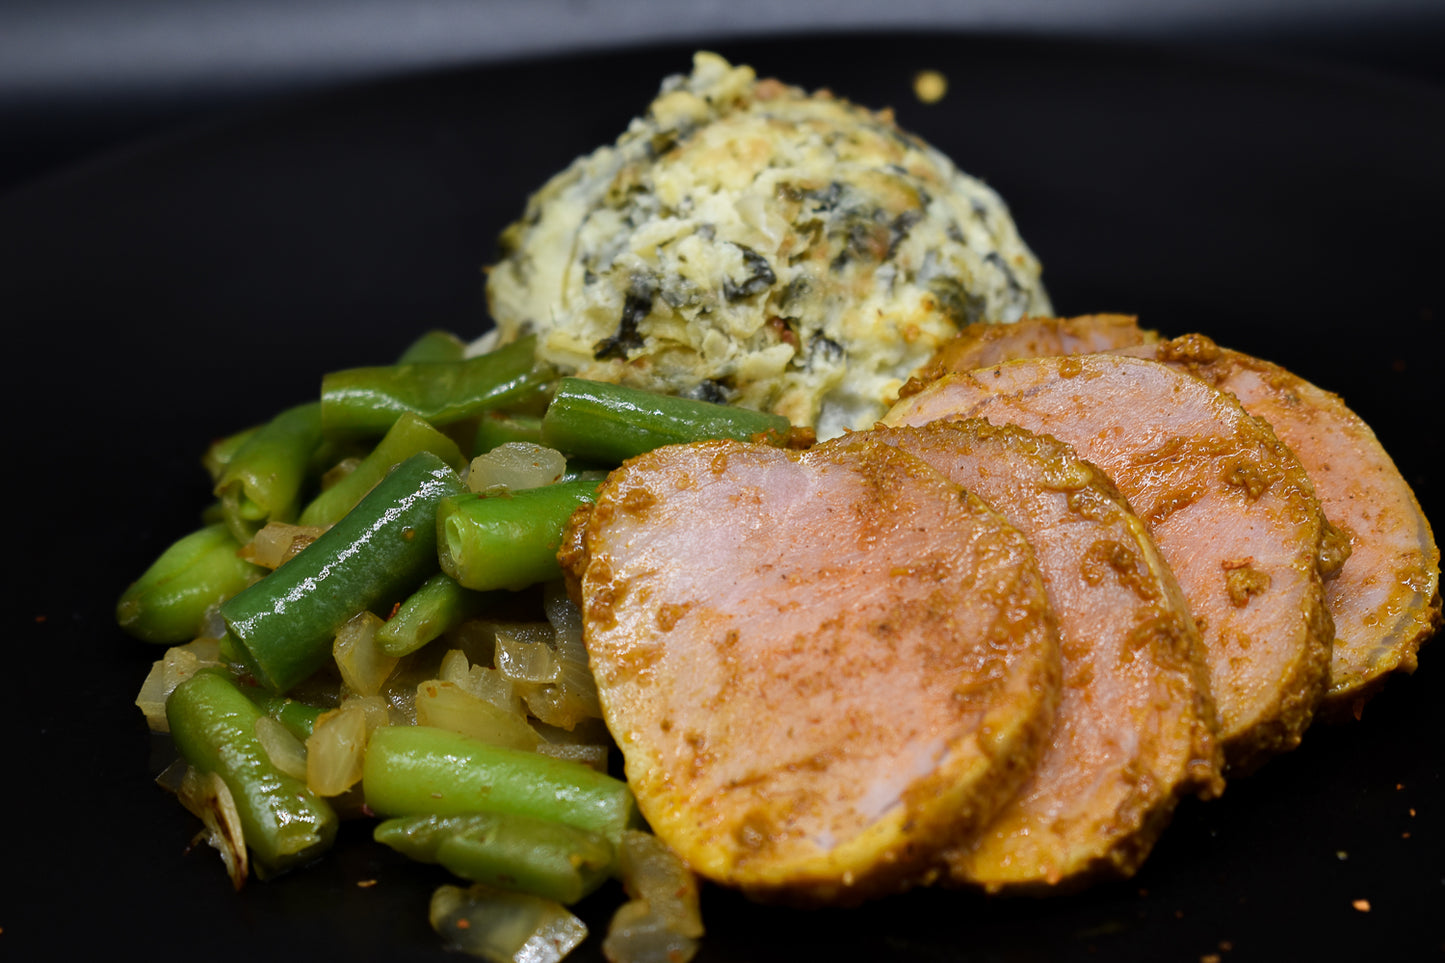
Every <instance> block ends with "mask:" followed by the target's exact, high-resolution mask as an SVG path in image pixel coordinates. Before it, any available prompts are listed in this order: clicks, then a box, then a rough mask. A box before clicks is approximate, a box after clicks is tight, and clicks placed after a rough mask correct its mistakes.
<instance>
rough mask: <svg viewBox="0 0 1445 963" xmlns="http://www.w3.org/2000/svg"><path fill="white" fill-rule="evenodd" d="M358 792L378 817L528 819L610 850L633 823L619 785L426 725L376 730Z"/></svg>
mask: <svg viewBox="0 0 1445 963" xmlns="http://www.w3.org/2000/svg"><path fill="white" fill-rule="evenodd" d="M362 786H363V787H364V791H365V795H366V805H367V806H368V807H369V808H370V809H371V810H372V811H373V812H375V813H377V814H379V815H381V816H417V815H424V814H433V815H438V816H453V815H462V814H466V813H473V812H491V813H504V814H511V815H517V816H530V817H533V818H535V819H548V820H552V821H555V822H559V823H562V824H564V825H567V826H574V827H576V828H578V829H583V830H586V831H588V832H593V833H597V834H598V835H600V836H602V837H604V838H605V839H606V840H607V841H608V842H609V843H611V844H612V845H613V846H614V847H616V846H617V845H618V843H619V842H620V841H621V838H622V831H623V830H624V829H628V828H631V827H632V826H634V825H635V824H636V822H637V818H638V817H637V803H636V801H635V800H634V799H633V797H632V790H631V789H629V788H628V787H627V783H625V782H622V781H621V780H619V779H614V778H612V777H611V776H609V775H607V774H605V773H601V772H598V771H596V770H595V769H591V768H589V767H587V766H584V765H582V764H581V763H576V762H568V761H565V760H562V759H555V758H553V757H551V756H544V755H541V754H540V753H535V752H527V751H525V750H521V749H507V748H503V747H501V746H494V745H490V744H488V743H485V742H482V741H481V740H479V739H472V738H470V737H468V736H463V735H460V734H458V733H455V732H450V731H448V730H445V729H436V728H432V727H429V726H382V727H380V728H378V729H376V730H375V731H374V732H373V733H372V734H371V739H370V741H369V743H368V745H367V750H366V762H365V767H364V770H363V773H362Z"/></svg>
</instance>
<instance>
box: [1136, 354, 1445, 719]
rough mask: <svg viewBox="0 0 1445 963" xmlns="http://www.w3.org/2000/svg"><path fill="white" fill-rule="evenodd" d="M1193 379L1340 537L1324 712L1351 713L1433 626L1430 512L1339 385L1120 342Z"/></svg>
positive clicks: (1434, 555)
mask: <svg viewBox="0 0 1445 963" xmlns="http://www.w3.org/2000/svg"><path fill="white" fill-rule="evenodd" d="M1124 350H1125V351H1127V352H1128V353H1130V354H1134V355H1137V356H1139V357H1148V358H1153V359H1154V360H1157V361H1161V362H1163V363H1165V364H1168V365H1171V366H1173V367H1175V368H1178V369H1179V370H1181V371H1186V372H1188V373H1189V374H1191V375H1194V376H1195V377H1198V378H1202V379H1204V380H1205V381H1207V382H1209V383H1210V384H1212V385H1214V386H1215V387H1217V388H1219V389H1221V390H1223V391H1228V392H1229V393H1230V394H1232V395H1234V396H1235V397H1236V398H1238V399H1239V401H1240V403H1241V404H1242V405H1244V407H1245V410H1247V411H1248V412H1249V413H1250V414H1253V415H1256V416H1258V417H1261V418H1263V419H1265V420H1266V421H1268V422H1269V423H1270V425H1271V426H1272V427H1273V428H1274V431H1275V434H1277V435H1279V437H1280V440H1282V441H1283V442H1284V443H1285V444H1287V445H1289V447H1290V449H1291V450H1293V451H1294V453H1295V455H1296V456H1297V457H1298V458H1299V460H1300V464H1302V465H1304V467H1305V471H1307V472H1308V473H1309V476H1310V480H1311V481H1312V482H1313V483H1314V487H1315V494H1316V495H1318V496H1319V500H1320V505H1321V506H1322V507H1323V508H1324V512H1325V517H1326V518H1328V519H1329V520H1330V522H1332V523H1333V524H1334V525H1335V526H1336V527H1337V531H1338V532H1339V533H1340V534H1339V537H1341V538H1343V539H1347V542H1346V543H1345V544H1342V545H1339V546H1338V547H1337V548H1336V555H1337V556H1338V558H1339V560H1340V562H1341V563H1342V565H1341V567H1340V568H1339V571H1338V573H1337V574H1335V575H1334V576H1333V577H1331V578H1330V579H1329V580H1328V581H1327V582H1326V583H1325V602H1326V604H1327V605H1328V606H1329V609H1330V615H1331V616H1332V617H1333V619H1334V623H1335V643H1334V654H1333V655H1332V657H1331V660H1330V688H1329V691H1328V693H1326V695H1325V700H1326V707H1327V708H1328V709H1329V710H1330V712H1331V713H1332V714H1349V713H1351V712H1354V711H1358V709H1359V706H1360V704H1361V702H1362V701H1363V700H1365V699H1367V698H1369V696H1371V695H1373V694H1374V692H1375V691H1377V690H1378V688H1379V687H1380V686H1381V685H1382V684H1383V682H1384V680H1385V679H1386V678H1387V677H1388V676H1389V675H1390V674H1391V673H1393V672H1397V671H1399V672H1413V671H1414V670H1415V666H1416V664H1417V661H1416V660H1417V654H1418V652H1419V649H1420V645H1421V644H1422V643H1423V642H1424V641H1425V640H1426V639H1428V638H1429V637H1430V636H1431V635H1432V634H1434V632H1435V630H1436V629H1437V628H1438V627H1439V625H1440V549H1439V547H1438V546H1437V545H1436V544H1435V536H1434V533H1433V532H1431V530H1430V522H1429V520H1428V519H1426V518H1425V513H1424V512H1423V511H1422V510H1421V509H1420V503H1419V501H1417V500H1416V498H1415V493H1414V492H1413V491H1412V490H1411V488H1410V485H1409V483H1408V482H1406V481H1405V479H1404V476H1402V475H1401V474H1400V470H1399V469H1398V468H1396V467H1395V463H1394V461H1393V460H1392V459H1391V458H1390V456H1389V454H1388V453H1387V452H1386V451H1385V449H1384V447H1383V446H1381V444H1380V442H1379V439H1378V438H1376V437H1375V433H1374V432H1373V431H1372V430H1370V426H1369V425H1367V424H1365V422H1364V421H1363V420H1362V419H1361V418H1360V416H1359V415H1357V414H1355V413H1354V412H1353V411H1351V410H1350V408H1349V406H1347V405H1346V404H1345V402H1344V400H1343V399H1342V398H1340V396H1339V395H1336V394H1333V393H1331V392H1328V391H1325V390H1323V389H1322V388H1318V387H1316V386H1315V385H1313V384H1311V383H1310V382H1309V381H1306V380H1305V379H1304V378H1301V377H1299V376H1298V375H1296V374H1293V373H1291V372H1289V371H1287V370H1286V369H1284V368H1281V367H1280V366H1279V365H1277V364H1274V363H1272V362H1269V361H1265V360H1263V359H1262V358H1255V357H1252V356H1250V355H1247V354H1244V353H1242V352H1239V351H1231V350H1229V349H1228V348H1222V347H1220V346H1219V345H1217V344H1215V343H1214V342H1213V341H1211V340H1210V339H1209V338H1206V337H1205V336H1203V335H1199V334H1191V335H1185V336H1183V337H1179V338H1174V339H1172V340H1169V341H1164V342H1160V343H1158V344H1155V345H1152V346H1149V345H1145V346H1140V347H1134V348H1128V349H1124Z"/></svg>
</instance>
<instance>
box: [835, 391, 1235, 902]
mask: <svg viewBox="0 0 1445 963" xmlns="http://www.w3.org/2000/svg"><path fill="white" fill-rule="evenodd" d="M865 434H866V435H867V436H869V437H870V440H872V439H879V440H882V441H885V442H887V443H888V444H892V445H896V446H898V447H900V448H903V449H904V450H905V451H908V452H910V453H912V454H915V455H917V456H918V457H920V458H922V459H923V460H924V461H926V462H928V463H929V464H930V465H932V466H934V467H935V468H937V469H938V470H939V471H941V472H943V473H944V474H945V475H947V476H948V477H949V478H951V479H952V480H953V481H955V482H957V483H959V484H960V485H962V486H964V487H965V488H966V489H968V490H969V491H972V492H973V493H974V494H976V495H978V496H980V497H981V498H983V499H984V500H985V501H988V502H989V503H990V504H991V505H993V506H994V507H995V508H996V509H998V510H999V511H1000V512H1001V513H1002V514H1003V515H1004V517H1005V518H1007V519H1008V520H1009V521H1010V522H1012V523H1013V524H1014V525H1015V526H1017V527H1018V528H1019V530H1020V531H1022V532H1023V533H1024V536H1025V537H1026V538H1028V539H1029V541H1030V542H1031V543H1032V544H1033V546H1034V549H1035V553H1036V555H1037V557H1038V559H1039V570H1040V572H1041V573H1042V574H1043V576H1044V581H1045V584H1046V586H1047V588H1048V591H1049V600H1050V603H1051V604H1052V605H1053V608H1054V611H1055V613H1056V615H1057V617H1058V623H1059V638H1060V643H1061V645H1062V650H1063V657H1064V684H1063V696H1062V700H1061V703H1060V708H1059V715H1058V718H1057V719H1056V721H1055V723H1054V731H1053V734H1052V736H1051V739H1050V746H1049V748H1048V749H1047V750H1046V751H1045V753H1044V756H1043V758H1042V759H1041V760H1040V762H1039V764H1038V766H1037V767H1036V768H1035V771H1034V773H1033V775H1031V777H1030V778H1029V780H1028V781H1027V782H1026V783H1025V784H1024V786H1023V788H1022V789H1021V790H1020V792H1019V794H1018V795H1017V796H1015V797H1014V799H1013V800H1011V801H1010V803H1009V805H1008V806H1006V807H1005V808H1004V810H1003V812H1001V813H1000V814H999V816H998V817H997V818H995V819H994V821H993V822H992V823H990V825H989V826H988V828H987V829H986V830H985V831H984V832H983V833H980V834H978V835H977V836H975V837H973V838H971V839H967V840H960V841H959V843H958V845H956V846H955V847H953V848H951V849H950V850H949V851H948V853H947V854H946V860H945V861H946V864H947V866H948V876H949V878H950V879H951V880H952V881H953V882H957V883H963V884H968V885H973V886H979V887H982V888H984V889H986V890H988V891H990V892H1010V893H1048V892H1059V891H1062V890H1066V889H1073V888H1076V887H1078V886H1080V885H1083V884H1084V883H1087V882H1089V881H1091V880H1094V879H1097V878H1100V877H1119V876H1128V875H1131V874H1132V873H1133V872H1134V871H1135V870H1137V869H1138V867H1139V866H1140V864H1142V863H1143V861H1144V859H1145V857H1146V856H1147V855H1148V854H1149V852H1150V850H1151V849H1152V847H1153V845H1154V842H1155V840H1156V839H1157V838H1158V835H1159V833H1160V832H1161V831H1162V830H1163V828H1164V827H1165V826H1166V825H1167V824H1168V822H1169V818H1170V816H1171V814H1172V813H1173V811H1174V808H1175V806H1176V804H1177V802H1178V799H1179V798H1180V797H1181V795H1184V794H1188V793H1191V792H1197V793H1199V794H1200V795H1203V796H1206V797H1208V796H1213V795H1216V794H1218V793H1219V792H1220V791H1221V790H1222V789H1223V780H1222V778H1221V776H1220V769H1221V767H1222V765H1223V757H1222V753H1221V751H1220V746H1219V744H1218V742H1217V739H1216V733H1217V719H1216V716H1215V710H1214V703H1213V700H1212V699H1211V698H1210V695H1209V679H1208V670H1207V668H1206V666H1205V662H1204V653H1203V645H1202V642H1201V640H1200V637H1199V632H1198V630H1197V629H1196V627H1195V625H1194V621H1193V619H1192V618H1191V617H1190V614H1189V607H1188V603H1187V602H1186V601H1185V598H1184V594H1183V592H1182V591H1181V590H1180V588H1179V585H1178V583H1177V582H1176V581H1175V579H1174V576H1173V573H1172V572H1171V571H1170V570H1169V567H1168V565H1166V564H1165V562H1164V560H1163V559H1162V558H1161V557H1160V555H1159V553H1158V550H1157V548H1156V546H1155V545H1154V542H1153V539H1152V538H1150V536H1149V534H1148V532H1147V530H1146V529H1145V527H1144V524H1143V523H1142V522H1141V521H1140V520H1139V519H1138V518H1137V517H1136V516H1135V515H1134V514H1133V512H1132V511H1131V510H1130V509H1129V506H1128V503H1127V502H1126V501H1125V500H1124V498H1123V496H1122V495H1120V494H1119V492H1118V491H1117V489H1115V487H1114V485H1113V483H1112V482H1110V481H1109V479H1108V478H1107V476H1105V475H1104V473H1103V472H1101V471H1100V470H1099V469H1097V468H1096V467H1094V466H1093V465H1090V464H1088V463H1087V462H1085V461H1084V460H1082V459H1081V458H1079V457H1078V455H1077V454H1076V453H1075V452H1074V450H1073V449H1072V448H1071V447H1069V446H1068V445H1065V444H1063V443H1062V442H1059V441H1057V440H1055V439H1053V438H1050V437H1048V436H1046V435H1037V434H1034V433H1033V432H1029V431H1026V430H1025V429H1023V428H1020V427H1018V426H1017V425H1000V426H994V425H990V424H989V423H988V422H986V421H981V420H978V419H967V420H964V421H952V422H934V423H932V424H929V425H926V426H923V427H917V428H894V429H878V430H875V431H873V432H868V433H865ZM843 443H848V440H847V439H844V442H843ZM830 444H838V442H832V443H830Z"/></svg>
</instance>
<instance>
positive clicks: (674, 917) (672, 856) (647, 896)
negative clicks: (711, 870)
mask: <svg viewBox="0 0 1445 963" xmlns="http://www.w3.org/2000/svg"><path fill="white" fill-rule="evenodd" d="M617 863H618V873H619V874H620V875H621V877H622V885H623V887H625V888H626V890H627V893H628V895H629V896H631V897H632V898H633V899H641V900H645V901H646V902H647V904H648V905H649V906H651V907H652V912H653V914H655V915H656V916H657V917H658V919H659V920H661V921H662V922H663V923H664V924H665V925H666V926H667V927H668V928H669V929H673V930H676V931H677V932H678V933H681V934H682V935H684V936H689V937H693V938H697V937H700V936H702V932H703V929H702V911H701V909H700V906H699V897H698V885H697V877H696V876H694V875H693V873H692V870H690V869H688V868H687V864H685V863H684V862H683V861H682V860H681V859H680V858H679V857H678V855H677V854H676V853H674V852H673V851H672V850H671V849H669V848H668V846H667V844H666V843H664V842H663V841H662V840H660V839H658V838H657V837H656V836H654V835H653V834H652V833H647V832H642V831H641V830H636V829H627V830H623V832H622V845H621V847H619V849H618V852H617Z"/></svg>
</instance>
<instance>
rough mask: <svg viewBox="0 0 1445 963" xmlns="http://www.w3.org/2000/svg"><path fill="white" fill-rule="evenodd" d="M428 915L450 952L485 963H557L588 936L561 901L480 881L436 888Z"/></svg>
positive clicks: (585, 928) (582, 926)
mask: <svg viewBox="0 0 1445 963" xmlns="http://www.w3.org/2000/svg"><path fill="white" fill-rule="evenodd" d="M429 915H430V917H431V925H432V929H434V930H436V931H437V933H438V934H440V935H441V936H442V938H443V939H445V940H446V941H447V943H448V945H450V946H451V948H452V949H456V950H460V951H461V952H463V953H466V954H469V955H471V956H476V957H479V958H481V959H483V960H488V961H490V963H559V961H560V960H561V959H562V958H563V957H565V956H566V955H567V954H568V953H570V952H571V951H572V950H574V949H575V948H576V947H577V946H578V945H580V944H581V943H582V941H583V940H585V939H586V938H587V925H586V924H585V923H583V922H582V921H581V920H580V919H578V918H577V917H576V916H574V915H572V913H570V912H569V911H568V910H567V908H566V907H565V906H563V905H562V904H561V903H557V902H554V901H552V900H549V899H543V898H542V897H540V896H532V895H531V894H528V893H515V892H507V891H503V890H496V889H492V888H490V887H488V886H483V885H481V884H480V883H478V884H475V885H472V886H469V887H467V888H466V889H463V888H462V887H460V886H440V887H438V888H437V890H436V891H435V892H434V893H433V894H432V899H431V910H430V914H429Z"/></svg>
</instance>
